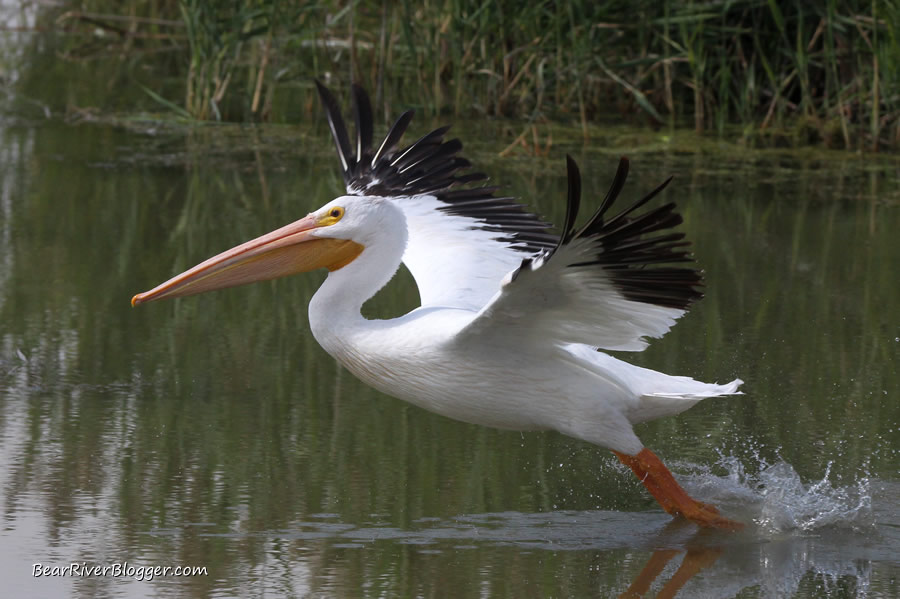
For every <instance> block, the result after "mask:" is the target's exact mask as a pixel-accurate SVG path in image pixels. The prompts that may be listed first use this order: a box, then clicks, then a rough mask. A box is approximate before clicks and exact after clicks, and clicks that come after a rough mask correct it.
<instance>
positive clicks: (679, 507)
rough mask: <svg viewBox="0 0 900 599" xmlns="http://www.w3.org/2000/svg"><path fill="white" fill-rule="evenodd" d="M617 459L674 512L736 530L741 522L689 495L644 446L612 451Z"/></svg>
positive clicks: (662, 503)
mask: <svg viewBox="0 0 900 599" xmlns="http://www.w3.org/2000/svg"><path fill="white" fill-rule="evenodd" d="M613 453H614V454H616V457H617V458H619V460H620V461H621V462H622V463H623V464H625V465H626V466H628V467H629V468H631V469H632V470H633V471H634V473H635V474H636V475H637V477H638V478H639V479H641V482H642V483H644V486H645V487H647V490H648V491H650V494H651V495H653V497H655V498H656V501H658V502H659V505H661V506H662V508H663V509H664V510H666V511H667V512H668V513H670V514H672V515H673V516H682V517H684V518H687V519H688V520H690V521H691V522H694V523H695V524H697V525H698V526H704V527H707V528H724V529H727V530H739V529H741V528H743V527H744V525H743V524H741V523H740V522H735V521H734V520H729V519H728V518H725V517H723V516H720V515H719V510H717V509H716V508H715V507H713V506H711V505H709V504H706V503H703V502H701V501H697V500H696V499H693V498H691V496H690V495H688V494H687V493H686V492H685V490H684V489H682V488H681V485H679V484H678V482H677V481H676V480H675V477H673V476H672V473H671V472H669V469H668V468H666V466H665V464H663V463H662V462H661V461H660V459H659V458H658V457H656V454H655V453H653V452H652V451H650V450H649V449H647V448H646V447H645V448H644V449H642V450H641V451H640V453H638V454H637V455H633V456H632V455H627V454H624V453H619V452H618V451H614V452H613Z"/></svg>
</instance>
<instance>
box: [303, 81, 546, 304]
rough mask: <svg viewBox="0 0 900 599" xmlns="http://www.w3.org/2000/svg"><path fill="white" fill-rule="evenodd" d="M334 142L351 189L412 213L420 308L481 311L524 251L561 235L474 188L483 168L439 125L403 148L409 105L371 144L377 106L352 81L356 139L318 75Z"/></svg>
mask: <svg viewBox="0 0 900 599" xmlns="http://www.w3.org/2000/svg"><path fill="white" fill-rule="evenodd" d="M316 86H317V88H318V90H319V97H320V98H321V99H322V104H323V105H324V106H325V111H326V114H327V116H328V124H329V126H330V128H331V133H332V136H333V137H334V142H335V146H337V151H338V157H339V158H340V161H341V168H342V171H343V175H344V182H345V183H346V186H347V193H348V194H350V195H359V196H380V197H387V198H392V199H394V200H396V203H397V206H399V207H400V208H401V209H402V210H403V212H404V214H405V215H406V219H407V226H408V228H409V241H408V244H407V248H406V252H405V253H404V255H403V262H404V264H406V266H407V268H408V269H409V270H410V272H411V273H412V275H413V277H414V278H415V280H416V284H417V285H418V288H419V296H420V298H421V301H422V305H423V306H444V307H455V308H467V309H470V310H479V309H480V308H482V307H483V306H484V305H485V304H486V303H487V302H488V301H489V300H490V299H491V298H492V297H493V296H494V294H495V293H496V292H497V291H498V290H499V289H500V282H501V280H502V279H503V276H504V275H505V274H506V273H508V272H509V271H510V270H511V269H513V268H515V267H516V266H518V265H519V264H520V263H521V261H522V259H523V257H528V256H531V255H534V254H536V253H539V252H542V251H547V250H550V249H552V248H553V246H554V245H555V244H556V239H557V238H556V236H555V235H553V234H550V233H548V232H547V228H548V227H550V224H549V223H547V222H545V221H543V220H541V219H540V217H538V216H537V215H535V214H533V213H531V212H528V211H527V210H526V209H525V208H524V207H523V206H522V205H521V204H519V203H518V202H516V201H515V200H514V199H513V198H510V197H503V196H500V197H498V196H495V195H494V193H495V192H496V189H497V188H496V187H487V186H476V187H472V186H470V185H467V184H470V183H473V182H476V181H482V180H484V179H485V178H486V177H485V175H483V174H482V173H463V172H461V171H464V170H466V169H468V168H469V167H470V166H471V163H470V162H469V161H468V160H466V159H465V158H463V157H461V156H459V152H460V151H461V150H462V143H461V142H460V141H459V140H458V139H451V140H448V141H445V140H444V136H445V135H446V133H447V130H448V129H449V127H441V128H440V129H436V130H434V131H432V132H431V133H428V134H427V135H424V136H422V137H421V138H419V139H418V140H417V141H415V142H414V143H412V144H411V145H409V146H406V147H404V148H400V149H398V144H399V143H400V139H401V138H402V137H403V134H404V133H405V131H406V129H407V127H408V126H409V123H410V121H411V120H412V116H413V111H411V110H409V111H407V112H404V113H403V114H402V115H400V118H398V119H397V121H396V122H395V123H394V125H393V126H392V127H391V128H390V130H389V131H388V133H387V135H386V136H385V138H384V140H383V141H382V142H381V143H380V144H379V145H378V147H377V148H376V147H374V145H373V134H372V107H371V104H370V102H369V97H368V95H367V94H366V92H365V91H364V90H363V89H362V88H361V87H359V86H358V85H354V86H353V113H354V120H355V122H356V136H355V138H354V139H353V140H352V141H351V138H350V136H349V135H348V133H347V127H346V125H345V124H344V120H343V118H342V117H341V112H340V107H339V106H338V103H337V101H336V100H335V98H334V95H332V93H331V92H330V91H329V90H328V89H327V88H326V87H325V86H323V85H322V84H321V83H319V82H318V81H316Z"/></svg>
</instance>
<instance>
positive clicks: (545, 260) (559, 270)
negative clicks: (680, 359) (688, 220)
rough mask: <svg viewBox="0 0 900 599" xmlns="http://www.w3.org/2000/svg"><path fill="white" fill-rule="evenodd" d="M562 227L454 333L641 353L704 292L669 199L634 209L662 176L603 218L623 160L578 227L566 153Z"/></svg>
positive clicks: (618, 185)
mask: <svg viewBox="0 0 900 599" xmlns="http://www.w3.org/2000/svg"><path fill="white" fill-rule="evenodd" d="M566 159H567V162H568V177H569V194H568V206H567V210H566V222H565V228H564V229H563V234H562V236H561V237H560V238H559V241H558V243H557V244H556V246H555V247H554V248H552V249H550V250H547V251H544V252H542V253H541V254H539V255H537V256H535V257H532V258H526V259H524V260H522V262H521V264H520V265H519V266H518V267H517V268H516V269H515V270H513V271H512V272H510V273H509V274H508V275H507V276H506V278H505V279H504V282H503V286H502V289H501V290H500V291H499V293H497V295H496V296H495V297H494V299H493V300H492V301H491V302H490V303H489V304H487V305H486V306H485V307H484V308H483V309H482V310H481V311H480V312H479V313H478V315H477V316H476V317H475V318H474V319H473V321H472V322H471V323H469V324H468V325H467V326H466V327H465V328H464V329H463V330H462V331H461V332H460V333H459V335H458V337H457V340H458V341H460V342H466V341H469V340H472V339H476V338H477V339H478V340H479V341H480V342H481V341H485V340H486V338H489V337H490V336H493V335H505V336H520V337H523V338H524V337H538V338H541V339H544V340H549V341H556V342H559V343H583V344H586V345H590V346H592V347H600V348H603V349H611V350H626V351H640V350H642V349H644V348H645V347H646V346H647V342H646V341H645V340H644V337H661V336H662V335H664V334H665V333H666V332H667V331H668V330H669V329H670V328H671V326H672V325H673V324H675V319H676V318H678V317H679V316H681V315H682V314H684V311H685V310H686V308H687V307H688V305H689V304H690V303H691V302H693V301H694V300H697V299H699V298H700V297H702V294H701V293H700V291H698V289H697V287H698V286H700V284H701V277H700V273H699V272H698V271H697V270H696V269H694V268H691V267H690V266H684V265H680V266H672V265H673V264H676V265H677V264H679V263H681V264H683V263H690V262H692V259H691V257H690V255H689V254H688V253H687V252H686V251H685V250H684V248H685V247H686V246H688V245H689V244H690V242H688V241H685V240H684V234H683V233H673V232H669V231H668V230H669V229H671V228H672V227H675V226H676V225H678V224H680V223H681V216H680V215H679V214H678V213H677V212H675V204H673V203H669V204H666V205H664V206H660V207H659V208H655V209H653V210H649V211H647V212H644V213H642V214H635V212H636V211H637V210H638V208H640V207H641V206H643V205H644V204H646V203H647V202H648V201H649V200H650V199H651V198H653V197H654V196H656V194H658V193H659V192H660V191H662V190H663V188H664V187H665V186H666V185H667V184H668V183H669V180H671V179H669V180H667V181H665V182H664V183H663V184H662V185H660V186H659V187H657V188H656V189H654V190H653V191H651V192H650V193H649V194H648V195H647V196H646V197H644V198H642V199H641V200H639V201H637V202H635V203H634V204H632V205H631V206H630V207H628V208H626V209H624V210H623V211H622V212H620V213H618V214H617V215H615V216H612V217H608V215H607V213H608V212H609V210H610V208H611V207H612V205H613V204H614V203H615V201H616V198H617V197H618V195H619V193H620V192H621V190H622V187H623V186H624V184H625V179H626V177H627V176H628V160H627V159H626V158H622V159H621V160H620V162H619V169H618V171H617V172H616V176H615V179H614V180H613V183H612V186H611V187H610V189H609V192H608V193H607V195H606V198H605V199H604V200H603V203H602V204H601V206H600V208H599V210H597V212H596V214H594V216H593V217H591V219H590V220H589V221H588V223H587V224H586V225H584V226H583V227H582V228H581V229H578V230H576V229H575V218H576V216H577V215H578V206H579V203H580V198H581V177H580V174H579V172H578V166H577V165H576V164H575V161H574V160H572V158H571V157H569V156H567V157H566Z"/></svg>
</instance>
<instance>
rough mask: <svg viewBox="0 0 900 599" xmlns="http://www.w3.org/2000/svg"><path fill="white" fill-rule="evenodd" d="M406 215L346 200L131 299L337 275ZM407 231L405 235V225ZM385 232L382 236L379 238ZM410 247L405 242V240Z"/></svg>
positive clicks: (383, 203)
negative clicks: (320, 272) (314, 273)
mask: <svg viewBox="0 0 900 599" xmlns="http://www.w3.org/2000/svg"><path fill="white" fill-rule="evenodd" d="M397 219H400V220H401V221H402V219H403V213H402V212H401V211H400V210H399V209H398V208H396V207H394V206H392V205H390V202H389V201H388V200H384V199H382V198H372V197H360V196H342V197H339V198H336V199H334V200H332V201H331V202H328V203H327V204H325V205H324V206H322V207H321V208H319V209H318V210H316V211H315V212H312V213H310V214H308V215H307V216H305V217H303V218H301V219H300V220H298V221H296V222H293V223H291V224H289V225H287V226H284V227H281V228H280V229H277V230H275V231H272V232H271V233H267V234H265V235H263V236H261V237H257V238H256V239H253V240H251V241H248V242H246V243H242V244H241V245H239V246H236V247H233V248H231V249H230V250H227V251H225V252H222V253H221V254H219V255H217V256H213V257H212V258H210V259H209V260H206V261H205V262H201V263H200V264H198V265H197V266H195V267H193V268H191V269H190V270H187V271H185V272H183V273H181V274H180V275H178V276H175V277H172V278H171V279H169V280H168V281H166V282H165V283H162V284H161V285H158V286H157V287H154V288H153V289H151V290H150V291H145V292H144V293H138V294H137V295H135V296H134V297H133V298H132V299H131V305H132V306H136V305H138V304H143V303H145V302H151V301H155V300H159V299H164V298H170V297H182V296H185V295H194V294H197V293H203V292H205V291H212V290H214V289H224V288H226V287H235V286H237V285H244V284H246V283H254V282H256V281H267V280H269V279H277V278H279V277H284V276H287V275H292V274H297V273H301V272H308V271H311V270H315V269H317V268H327V269H328V270H330V271H335V270H338V269H340V268H343V267H344V266H346V265H348V264H350V263H351V262H353V261H354V260H355V259H356V258H357V257H359V255H360V254H361V253H362V252H363V250H364V249H365V248H366V247H367V246H369V245H371V244H372V243H374V242H375V241H376V239H377V238H378V236H379V235H384V234H385V233H384V231H385V229H387V230H388V231H389V232H390V231H397V230H398V228H397V226H393V227H392V226H391V225H393V224H394V223H395V221H397ZM398 224H402V231H404V232H405V222H402V223H398ZM379 232H380V233H379ZM404 243H405V240H404Z"/></svg>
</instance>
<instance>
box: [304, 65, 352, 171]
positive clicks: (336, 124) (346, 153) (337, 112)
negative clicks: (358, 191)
mask: <svg viewBox="0 0 900 599" xmlns="http://www.w3.org/2000/svg"><path fill="white" fill-rule="evenodd" d="M313 81H315V83H316V90H318V92H319V99H320V100H321V101H322V106H324V107H325V115H326V116H327V117H328V127H329V128H330V129H331V135H332V137H333V138H334V145H335V146H336V147H337V153H338V158H340V160H341V168H342V170H343V173H344V179H345V180H347V179H348V177H349V176H350V171H351V169H352V167H353V166H354V165H355V164H356V158H355V157H354V155H353V150H352V149H351V147H350V138H349V137H348V136H347V126H346V125H344V119H343V117H342V116H341V107H340V106H339V105H338V102H337V100H336V99H335V97H334V94H332V93H331V90H329V89H328V88H327V87H325V86H324V85H323V84H322V82H321V81H319V80H318V79H314V80H313Z"/></svg>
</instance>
